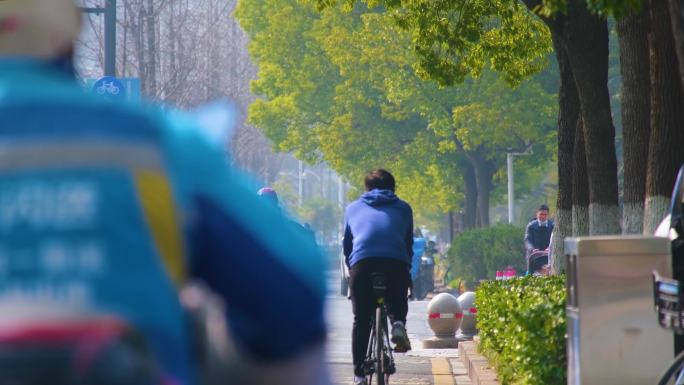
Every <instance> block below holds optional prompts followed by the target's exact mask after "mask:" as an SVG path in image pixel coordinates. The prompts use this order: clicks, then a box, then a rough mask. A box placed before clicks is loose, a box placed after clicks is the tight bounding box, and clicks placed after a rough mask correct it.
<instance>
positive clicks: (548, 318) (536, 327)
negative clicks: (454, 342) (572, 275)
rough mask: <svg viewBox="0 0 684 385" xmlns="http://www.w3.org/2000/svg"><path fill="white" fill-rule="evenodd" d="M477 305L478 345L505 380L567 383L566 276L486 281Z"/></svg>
mask: <svg viewBox="0 0 684 385" xmlns="http://www.w3.org/2000/svg"><path fill="white" fill-rule="evenodd" d="M475 303H476V307H477V326H478V329H479V330H480V344H479V349H480V352H481V353H482V354H483V355H484V356H486V357H487V358H488V359H489V360H490V362H491V363H492V364H493V365H494V366H495V367H496V372H497V374H498V375H499V378H500V379H501V382H502V384H513V385H523V384H524V385H556V384H558V385H564V384H566V375H567V374H566V358H565V357H566V354H565V349H566V338H565V334H566V319H565V277H564V276H552V277H532V276H530V277H523V278H515V279H511V280H506V281H487V282H484V283H482V284H481V285H480V286H479V287H478V289H477V292H476V296H475Z"/></svg>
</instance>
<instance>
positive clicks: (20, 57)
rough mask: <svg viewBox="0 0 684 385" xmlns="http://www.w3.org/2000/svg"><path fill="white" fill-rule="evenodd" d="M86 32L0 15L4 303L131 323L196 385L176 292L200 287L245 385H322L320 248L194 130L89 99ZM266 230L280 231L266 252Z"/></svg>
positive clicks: (52, 12) (59, 7)
mask: <svg viewBox="0 0 684 385" xmlns="http://www.w3.org/2000/svg"><path fill="white" fill-rule="evenodd" d="M79 29H80V25H79V11H78V9H77V8H76V7H75V6H74V4H73V2H72V0H49V1H45V0H3V1H0V277H1V279H0V303H2V302H4V301H9V300H10V299H11V300H15V301H16V300H19V301H20V302H22V303H31V301H33V300H34V299H36V297H39V299H40V300H41V301H45V300H48V301H50V302H52V303H56V304H58V306H60V307H63V308H71V307H74V308H87V309H89V310H90V311H94V312H99V313H104V314H112V315H114V316H117V317H120V318H122V319H125V320H126V321H127V322H130V323H131V324H132V325H133V326H134V327H135V328H136V329H138V330H139V331H141V332H142V334H143V335H144V336H145V339H146V342H147V344H149V346H150V347H151V350H152V351H153V353H154V355H155V357H156V358H157V359H158V361H159V365H160V366H161V370H163V371H164V373H165V374H166V376H167V383H170V384H195V383H197V378H198V377H199V374H198V373H197V370H196V368H195V367H194V360H195V357H194V353H193V351H192V348H191V343H190V336H189V330H188V328H187V325H186V324H185V319H184V318H183V314H182V311H181V308H180V305H179V300H178V295H177V290H178V288H179V287H180V286H181V285H183V284H184V283H185V282H186V281H187V280H189V279H192V278H197V279H200V280H202V281H203V282H205V283H206V284H207V286H208V287H210V288H211V289H212V290H213V291H214V292H215V293H217V294H218V295H219V296H220V297H221V298H223V300H224V301H225V303H226V307H227V316H228V319H229V324H230V331H231V336H232V337H233V338H234V339H235V343H236V345H237V349H238V352H239V354H240V357H244V358H245V360H246V361H248V362H249V363H250V364H253V365H254V366H256V367H257V368H259V370H258V373H259V377H258V379H255V380H254V382H256V383H273V384H276V383H277V384H326V383H327V378H326V374H325V367H324V364H323V358H322V356H323V354H322V352H323V342H324V338H325V325H324V320H323V300H324V280H323V274H322V269H323V260H322V257H321V255H320V254H319V252H318V250H317V249H316V247H315V245H314V244H313V243H312V242H311V240H310V239H309V238H307V237H306V236H305V235H304V234H303V233H302V232H301V231H299V230H298V229H296V228H294V225H292V224H291V222H290V221H288V220H287V219H286V218H285V217H284V216H283V215H282V214H281V213H280V212H279V210H277V209H276V208H275V207H273V206H272V205H267V204H264V203H263V202H261V201H260V200H259V198H258V197H257V196H255V195H254V193H253V192H252V191H250V190H249V189H247V188H246V187H244V186H243V184H242V182H241V181H238V180H237V178H238V177H237V176H236V173H233V172H230V171H229V170H228V169H227V168H226V167H227V166H226V162H225V160H224V155H223V151H222V148H220V146H218V145H215V144H214V143H213V142H211V140H209V139H207V138H205V137H204V136H203V135H201V134H200V133H199V131H198V130H197V129H195V127H194V125H193V124H191V123H190V122H189V121H188V120H184V119H183V118H182V117H176V118H174V119H173V120H171V119H169V117H168V116H165V115H163V114H161V113H159V112H157V111H155V110H154V109H152V108H148V109H145V110H143V109H142V108H137V107H134V106H129V105H118V104H112V103H108V102H106V101H104V100H99V99H95V98H91V97H89V96H87V95H85V94H84V93H83V91H82V90H81V89H80V87H79V86H78V84H77V82H76V80H75V78H74V71H73V67H72V65H71V62H72V56H71V53H72V52H73V48H74V41H75V40H76V38H77V37H78V35H79ZM264 222H266V223H269V224H270V225H272V226H273V227H274V228H278V229H279V231H277V232H272V233H271V235H270V236H269V237H268V238H264V237H261V236H260V234H261V230H262V226H263V223H264ZM291 250H297V255H296V258H293V256H292V255H290V251H291ZM5 316H7V314H0V321H2V320H3V318H4V317H5ZM1 325H2V323H1V322H0V327H2V326H1ZM0 359H1V357H0ZM5 380H7V381H9V382H11V383H13V384H15V383H18V382H13V381H12V380H11V379H8V378H3V381H5ZM227 383H230V379H228V381H227Z"/></svg>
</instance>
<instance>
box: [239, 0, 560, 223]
mask: <svg viewBox="0 0 684 385" xmlns="http://www.w3.org/2000/svg"><path fill="white" fill-rule="evenodd" d="M236 17H237V18H238V20H239V21H240V24H241V25H242V27H243V28H245V30H246V31H247V33H248V34H249V35H250V37H251V39H252V40H251V45H250V53H251V55H252V58H253V59H254V61H255V63H256V64H257V65H258V66H259V75H258V80H256V81H254V82H253V84H252V90H253V92H255V93H256V94H257V95H259V96H260V98H259V99H257V100H256V101H255V102H254V104H253V105H252V106H251V107H250V114H249V122H250V123H251V124H253V125H255V126H256V127H259V128H261V129H263V130H264V132H265V133H266V135H267V136H268V137H269V138H270V139H271V140H273V141H274V144H275V145H276V146H277V147H278V148H279V149H280V150H282V151H292V152H294V153H295V154H297V156H298V157H301V158H305V159H307V160H309V161H311V162H316V161H319V160H324V161H325V162H327V163H328V164H330V165H331V166H332V167H333V168H334V169H335V170H336V171H338V172H339V173H341V174H342V175H344V176H346V177H347V178H348V180H350V181H354V182H356V183H357V184H358V183H359V182H360V181H362V174H363V173H364V172H365V171H366V170H368V169H371V168H374V167H378V166H385V167H390V168H391V170H392V172H393V173H395V175H396V176H397V177H398V178H399V179H400V181H401V183H400V184H399V187H398V188H399V193H400V194H401V196H402V197H404V198H406V199H408V201H409V202H411V203H412V205H413V206H414V207H415V208H417V211H418V212H419V213H421V214H423V215H425V214H426V213H433V214H437V213H444V212H449V211H455V210H462V211H463V212H464V222H465V223H464V224H465V227H475V226H487V225H489V206H490V200H491V194H492V191H493V189H494V187H495V183H494V182H495V181H496V180H499V181H500V180H501V179H502V178H505V174H504V173H503V172H502V171H503V169H504V168H505V159H506V152H508V151H518V152H520V151H524V150H525V149H527V148H532V149H533V151H534V156H533V157H528V158H524V159H520V160H519V161H518V165H519V170H520V172H519V173H518V180H519V181H520V184H519V187H520V189H523V190H524V189H529V188H530V187H531V185H532V184H533V181H538V180H539V179H540V175H542V174H544V173H545V172H546V171H547V170H548V165H549V163H550V161H551V158H552V156H553V155H552V154H553V151H554V148H553V145H552V143H553V141H554V139H555V129H554V122H553V119H554V116H555V115H556V106H555V101H554V94H553V92H554V91H553V90H548V89H545V88H544V84H543V80H544V79H543V78H542V79H539V78H535V79H530V80H525V79H523V78H522V76H519V77H517V78H511V79H506V80H508V81H509V83H511V84H515V85H517V87H516V88H515V89H512V88H510V87H509V85H508V84H507V83H506V80H504V79H500V78H499V77H498V76H497V75H496V74H495V73H494V72H493V71H491V70H489V69H482V68H481V69H480V71H479V72H478V73H477V75H479V76H478V77H477V78H476V79H475V78H469V79H463V82H462V84H460V85H459V87H441V86H440V85H439V84H437V83H436V82H433V81H431V80H429V79H424V78H422V77H421V74H420V71H419V70H416V69H414V66H415V64H416V63H418V60H419V56H418V55H417V53H416V52H414V51H413V50H412V49H411V47H412V40H411V34H410V33H409V32H407V31H405V30H404V29H402V28H400V27H398V26H397V25H396V24H395V23H394V17H393V15H392V14H391V13H389V12H384V10H383V9H378V8H368V7H366V6H365V5H363V4H356V5H354V6H353V7H352V9H351V12H347V11H346V10H345V9H343V8H342V7H339V6H335V7H329V8H326V9H325V10H323V11H322V12H318V11H317V9H316V8H315V4H312V3H310V2H302V1H297V0H291V1H276V0H242V1H240V3H239V4H238V8H237V10H236ZM528 21H530V22H531V23H532V28H533V29H535V30H536V31H537V32H538V33H539V34H540V38H541V39H544V38H545V39H547V40H548V37H549V36H548V33H545V32H544V27H543V25H541V23H540V22H538V21H536V22H535V20H534V19H533V18H532V17H531V16H530V17H529V20H528ZM535 23H536V24H535ZM534 47H535V49H536V50H537V53H536V55H537V56H536V59H534V60H536V61H535V63H536V64H535V65H537V66H538V69H537V71H539V70H541V69H542V68H543V65H542V63H546V57H545V56H546V55H548V53H549V52H550V48H548V47H547V48H543V45H539V44H537V45H534ZM472 60H473V61H475V60H477V59H476V58H473V59H472ZM537 61H538V62H539V63H537ZM518 68H519V69H524V68H526V67H524V66H523V65H519V66H518ZM546 75H547V76H551V75H550V74H546Z"/></svg>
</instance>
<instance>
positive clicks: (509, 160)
mask: <svg viewBox="0 0 684 385" xmlns="http://www.w3.org/2000/svg"><path fill="white" fill-rule="evenodd" d="M530 153H531V151H530V149H528V150H526V151H525V152H509V153H506V174H507V176H508V223H510V224H513V222H514V221H515V207H514V204H515V183H514V179H513V157H514V156H516V155H529V154H530Z"/></svg>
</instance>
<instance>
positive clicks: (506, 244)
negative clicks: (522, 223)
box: [448, 224, 525, 284]
mask: <svg viewBox="0 0 684 385" xmlns="http://www.w3.org/2000/svg"><path fill="white" fill-rule="evenodd" d="M524 237H525V229H523V228H522V227H517V226H513V225H508V224H500V225H496V226H492V227H487V228H483V229H473V230H467V231H464V232H463V233H461V234H459V235H458V236H457V237H456V238H455V239H454V242H453V244H452V245H451V248H450V249H449V253H448V258H449V265H450V272H451V274H452V277H460V278H463V279H464V280H466V282H468V283H469V284H470V283H472V282H477V281H478V280H480V279H493V278H494V277H495V276H496V271H497V270H503V269H504V268H506V266H509V265H511V266H513V267H514V268H515V269H516V270H517V271H518V272H519V273H521V272H522V271H524V269H525V246H524Z"/></svg>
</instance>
